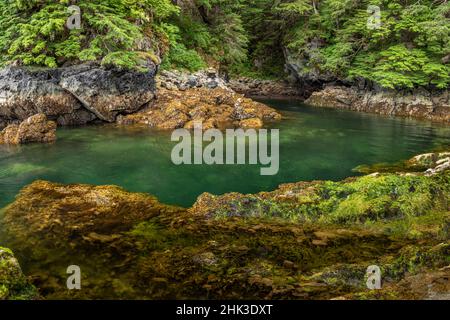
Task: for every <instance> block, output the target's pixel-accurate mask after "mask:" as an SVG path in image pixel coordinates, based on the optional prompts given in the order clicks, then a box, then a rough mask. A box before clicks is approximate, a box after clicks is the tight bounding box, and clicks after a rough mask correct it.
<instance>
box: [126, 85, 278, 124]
mask: <svg viewBox="0 0 450 320" xmlns="http://www.w3.org/2000/svg"><path fill="white" fill-rule="evenodd" d="M247 119H250V120H247ZM279 119H281V115H280V114H279V113H278V112H277V111H276V110H274V109H272V108H269V107H268V106H266V105H264V104H262V103H259V102H256V101H253V100H251V99H247V98H245V97H244V96H242V95H240V94H237V93H234V92H233V91H229V90H225V89H220V88H216V89H205V88H195V89H188V90H185V91H180V90H167V89H160V90H159V93H158V99H157V100H154V101H152V102H151V103H150V104H149V105H148V106H147V107H146V108H145V109H143V110H141V111H139V112H137V113H134V114H130V115H121V116H119V117H118V119H117V122H118V123H119V124H143V125H148V126H151V127H156V128H160V129H166V130H167V129H177V128H183V127H184V128H187V129H192V128H193V127H194V121H197V122H202V123H203V128H204V129H210V128H217V127H219V128H223V127H230V126H231V127H245V128H250V127H252V128H260V127H261V126H262V125H263V121H274V120H279ZM241 124H242V126H241Z"/></svg>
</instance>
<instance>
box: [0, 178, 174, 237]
mask: <svg viewBox="0 0 450 320" xmlns="http://www.w3.org/2000/svg"><path fill="white" fill-rule="evenodd" d="M30 208H34V209H33V210H30ZM178 210H180V209H178V208H176V207H171V206H166V205H163V204H160V203H159V202H158V200H157V199H156V198H155V197H152V196H150V195H147V194H139V193H129V192H126V191H125V190H123V189H121V188H119V187H116V186H98V187H96V186H90V185H67V186H66V185H61V184H55V183H51V182H46V181H35V182H33V183H32V184H30V185H29V186H27V187H25V188H24V189H23V190H22V191H21V193H20V195H19V197H18V198H17V200H16V201H15V202H14V203H12V204H11V205H10V206H8V207H7V208H6V210H5V214H4V218H3V223H4V225H5V226H6V229H7V231H8V233H9V234H10V235H13V237H14V238H18V239H21V240H23V241H24V242H33V241H38V242H50V243H53V245H62V244H67V243H69V242H71V241H74V240H75V239H78V240H80V239H83V238H85V239H87V240H101V241H103V240H105V241H107V238H105V237H104V236H105V235H106V236H110V235H114V234H116V233H119V232H123V231H127V230H129V229H131V228H132V227H133V226H134V225H136V224H137V223H139V222H141V221H144V220H146V219H149V218H151V217H154V216H157V215H159V214H162V213H164V214H170V213H171V212H176V211H178ZM33 239H34V240H33Z"/></svg>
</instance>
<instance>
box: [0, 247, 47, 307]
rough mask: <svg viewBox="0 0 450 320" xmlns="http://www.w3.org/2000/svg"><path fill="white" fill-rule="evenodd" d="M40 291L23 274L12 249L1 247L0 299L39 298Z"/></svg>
mask: <svg viewBox="0 0 450 320" xmlns="http://www.w3.org/2000/svg"><path fill="white" fill-rule="evenodd" d="M38 297H39V296H38V293H37V290H36V288H35V287H33V286H32V285H31V284H30V283H29V282H28V280H27V278H26V277H25V276H24V275H23V273H22V269H21V268H20V265H19V262H18V261H17V259H16V258H15V257H14V254H13V253H12V251H11V250H9V249H6V248H2V247H0V300H5V299H9V300H19V299H20V300H22V299H37V298H38Z"/></svg>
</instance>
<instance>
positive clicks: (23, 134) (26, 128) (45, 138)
mask: <svg viewBox="0 0 450 320" xmlns="http://www.w3.org/2000/svg"><path fill="white" fill-rule="evenodd" d="M55 140H56V123H55V122H54V121H48V120H47V117H46V116H45V114H43V113H40V114H36V115H34V116H31V117H29V118H28V119H26V120H25V121H23V122H22V123H21V124H20V125H17V124H11V125H9V126H8V127H6V128H5V129H4V130H3V131H2V132H0V143H5V144H25V143H32V142H43V143H49V142H54V141H55Z"/></svg>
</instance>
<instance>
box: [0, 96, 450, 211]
mask: <svg viewBox="0 0 450 320" xmlns="http://www.w3.org/2000/svg"><path fill="white" fill-rule="evenodd" d="M266 103H268V104H270V105H272V106H274V107H276V108H277V109H279V110H281V112H282V113H283V115H284V116H285V118H286V119H285V120H283V121H282V122H279V123H276V124H272V125H271V126H272V127H274V128H278V129H280V170H279V173H278V174H277V175H275V176H261V175H260V166H258V165H256V166H255V165H232V166H227V165H214V166H207V165H191V166H189V165H181V166H175V165H174V164H172V162H171V158H170V154H171V150H172V147H173V146H174V145H175V143H174V142H171V141H170V133H163V132H158V131H155V130H151V129H147V128H141V129H137V128H127V127H117V126H115V125H102V126H89V127H82V128H65V129H59V130H58V141H57V142H56V143H55V144H52V145H43V144H34V145H25V146H0V207H2V206H4V205H6V204H7V203H10V202H11V201H13V200H14V197H15V195H17V193H18V192H19V190H20V189H21V188H22V187H23V186H25V185H27V184H29V183H30V182H32V181H34V180H36V179H45V180H50V181H54V182H61V183H89V184H96V185H102V184H114V185H119V186H122V187H124V188H126V189H127V190H129V191H137V192H148V193H151V194H154V195H156V196H157V197H158V198H159V199H160V200H161V201H162V202H165V203H169V204H177V205H182V206H190V205H191V204H192V203H193V202H194V201H195V199H196V198H197V197H198V196H199V195H200V194H201V193H203V192H211V193H214V194H223V193H226V192H230V191H237V192H243V193H254V192H258V191H267V190H273V189H275V188H276V187H277V186H278V185H279V184H281V183H286V182H296V181H301V180H316V179H320V180H322V179H331V180H340V179H343V178H345V177H348V176H350V175H355V173H354V172H352V169H353V168H355V167H356V166H358V165H360V164H374V163H379V162H395V161H399V160H404V159H407V158H409V157H411V156H413V155H415V154H418V153H421V152H427V151H430V150H433V149H435V148H439V147H443V146H449V145H450V127H449V126H446V125H442V124H436V123H434V124H431V123H428V122H421V121H413V120H407V119H400V118H389V117H381V116H377V115H369V114H362V113H354V112H346V111H337V110H330V109H319V108H311V107H307V106H305V105H302V104H300V103H298V102H292V101H291V102H289V101H266Z"/></svg>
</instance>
